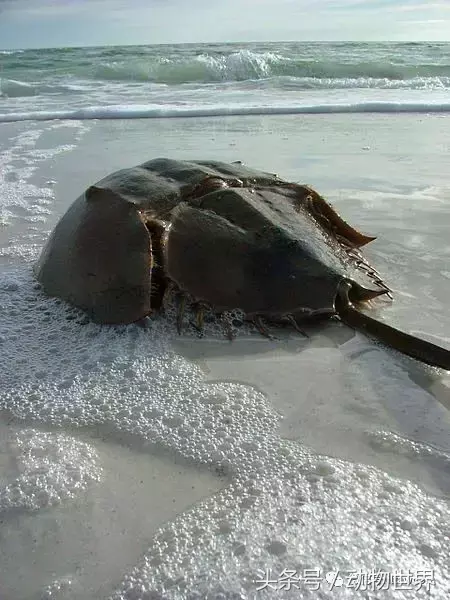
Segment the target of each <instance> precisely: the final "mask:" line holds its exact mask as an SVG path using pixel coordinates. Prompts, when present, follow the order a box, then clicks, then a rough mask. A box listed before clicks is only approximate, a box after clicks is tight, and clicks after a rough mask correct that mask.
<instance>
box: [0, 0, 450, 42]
mask: <svg viewBox="0 0 450 600" xmlns="http://www.w3.org/2000/svg"><path fill="white" fill-rule="evenodd" d="M281 40H295V41H335V40H336V41H338V40H341V41H347V40H354V41H375V40H388V41H416V40H417V41H421V40H423V41H450V0H441V1H437V2H433V1H430V2H425V1H424V0H0V48H3V49H13V48H46V47H47V48H48V47H58V46H101V45H121V44H124V45H125V44H164V43H187V42H193V43H195V42H240V41H281Z"/></svg>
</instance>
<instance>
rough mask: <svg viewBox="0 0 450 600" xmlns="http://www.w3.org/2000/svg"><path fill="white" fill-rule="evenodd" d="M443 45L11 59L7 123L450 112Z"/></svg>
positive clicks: (2, 87) (448, 58) (206, 49)
mask: <svg viewBox="0 0 450 600" xmlns="http://www.w3.org/2000/svg"><path fill="white" fill-rule="evenodd" d="M449 89H450V45H449V44H445V43H410V44H393V43H392V44H386V43H384V44H377V43H370V44H363V43H334V44H331V43H307V44H302V43H284V44H280V43H277V44H270V43H258V44H256V43H252V44H225V45H224V44H201V45H193V44H186V45H178V46H169V45H167V46H166V45H163V46H138V47H134V46H126V47H106V48H62V49H51V50H23V51H11V52H10V51H3V52H2V53H1V54H0V96H1V104H0V122H5V121H14V120H20V119H27V118H32V119H34V120H36V119H55V118H74V119H77V118H83V119H93V118H108V119H110V118H136V117H166V118H167V117H175V116H201V115H209V116H220V115H227V114H235V115H236V114H243V115H245V114H266V113H268V114H291V113H294V114H295V113H304V112H309V113H311V112H313V113H314V112H366V111H374V112H387V111H411V110H414V111H421V112H442V111H444V112H447V111H449V110H450V100H449Z"/></svg>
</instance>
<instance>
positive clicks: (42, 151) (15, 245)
mask: <svg viewBox="0 0 450 600" xmlns="http://www.w3.org/2000/svg"><path fill="white" fill-rule="evenodd" d="M68 127H70V128H71V129H72V130H73V131H74V134H73V137H72V141H73V142H77V141H79V139H80V137H81V136H82V135H83V134H84V132H85V131H86V130H87V127H86V126H85V125H83V124H81V123H76V122H73V123H68V124H66V123H54V124H52V125H51V126H49V127H47V128H46V129H42V128H41V129H32V128H30V127H27V128H24V129H23V131H19V132H16V133H15V134H14V135H13V136H12V137H11V138H10V139H8V140H7V141H8V146H7V147H5V148H1V147H0V151H1V152H0V190H1V195H0V226H3V227H6V226H10V225H15V226H16V227H17V229H19V230H20V234H19V235H12V236H10V238H9V240H8V243H7V244H6V245H5V246H4V247H2V245H1V244H0V256H6V257H14V258H15V257H20V258H23V259H28V260H29V259H32V258H35V256H36V254H37V252H38V251H39V248H40V246H41V245H42V239H43V238H42V232H41V230H42V225H43V224H44V223H45V222H46V220H47V218H48V216H49V215H50V214H51V205H52V204H53V202H54V199H55V197H54V191H53V186H54V183H55V182H54V181H52V180H48V181H46V182H45V183H43V184H41V185H38V184H37V182H36V181H33V176H34V175H36V172H37V170H38V168H39V166H40V165H41V164H43V163H46V162H48V161H51V160H52V159H54V158H55V157H56V156H57V155H59V154H61V153H63V152H68V151H70V150H72V149H73V148H75V144H74V143H70V144H60V145H58V146H55V147H52V148H40V147H39V145H40V143H41V140H42V137H43V136H44V135H45V134H46V133H47V132H50V131H52V130H57V129H61V128H63V129H67V128H68ZM24 230H26V232H27V233H26V238H27V241H28V243H26V244H24ZM0 241H1V240H0Z"/></svg>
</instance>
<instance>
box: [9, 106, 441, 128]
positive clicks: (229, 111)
mask: <svg viewBox="0 0 450 600" xmlns="http://www.w3.org/2000/svg"><path fill="white" fill-rule="evenodd" d="M330 113H340V114H342V113H450V103H426V102H422V103H421V102H416V103H408V102H406V103H403V102H358V103H353V104H352V103H347V104H345V103H341V104H331V103H330V104H314V105H293V106H284V105H278V106H242V105H241V106H239V105H234V106H233V105H216V106H212V105H209V106H203V107H180V106H155V105H149V106H139V105H136V106H133V105H131V106H130V105H127V106H91V107H87V108H81V109H77V110H65V111H62V110H56V111H33V112H23V113H8V114H0V123H11V122H16V121H51V120H56V119H65V120H72V121H73V120H77V121H78V120H92V119H169V118H188V117H226V116H249V115H297V114H330Z"/></svg>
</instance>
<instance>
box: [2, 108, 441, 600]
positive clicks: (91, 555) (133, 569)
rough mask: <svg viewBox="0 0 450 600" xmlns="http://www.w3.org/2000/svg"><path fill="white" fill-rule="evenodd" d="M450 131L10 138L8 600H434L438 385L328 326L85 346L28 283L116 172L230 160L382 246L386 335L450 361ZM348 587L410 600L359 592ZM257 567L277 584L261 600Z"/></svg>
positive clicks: (115, 130) (120, 334) (226, 123)
mask: <svg viewBox="0 0 450 600" xmlns="http://www.w3.org/2000/svg"><path fill="white" fill-rule="evenodd" d="M449 128H450V125H449V121H448V119H446V118H442V117H439V116H436V115H435V116H428V115H427V116H422V117H420V118H419V117H417V116H412V115H402V116H395V117H394V116H370V115H361V116H356V115H352V116H345V115H344V116H339V115H335V116H327V117H324V116H308V117H298V116H291V117H271V118H267V117H265V118H263V117H245V118H234V117H230V118H227V119H198V120H196V119H191V120H182V119H180V120H172V121H170V122H167V121H152V122H149V121H120V120H119V121H114V122H110V121H102V122H90V123H89V124H86V122H79V121H71V122H67V121H61V122H58V121H57V122H53V123H46V124H43V123H31V124H30V123H15V124H3V125H2V126H1V129H0V147H1V156H0V219H1V224H2V225H1V229H0V264H1V271H0V306H1V316H0V348H1V350H0V357H1V358H0V373H1V374H2V376H1V389H0V393H1V395H0V408H1V420H0V445H1V449H2V452H1V454H0V486H1V487H0V511H1V512H2V522H1V524H0V537H1V539H2V543H1V544H0V548H1V550H0V552H1V555H0V564H2V567H3V565H5V568H4V569H3V568H2V571H3V570H4V574H2V578H1V581H0V597H1V598H2V600H3V598H5V599H6V600H16V599H17V600H19V599H20V600H38V599H42V598H62V599H64V600H66V599H67V600H69V599H70V600H73V599H76V600H78V599H80V600H81V599H84V600H86V599H90V598H92V599H94V598H96V599H97V598H112V599H114V600H119V598H120V599H132V598H146V599H150V598H173V599H180V600H181V599H185V598H189V599H194V598H198V599H203V598H211V599H217V600H218V599H223V598H227V599H231V598H248V599H251V600H253V598H265V597H277V598H293V597H299V594H301V597H303V598H309V597H311V598H313V597H314V598H318V597H319V598H375V597H378V596H377V595H379V594H380V593H384V594H385V596H384V597H388V598H402V599H403V598H428V597H429V595H428V592H427V585H426V582H424V583H423V584H422V585H419V583H420V581H418V577H419V575H418V572H419V570H421V569H422V570H425V572H426V573H427V576H429V575H430V573H432V575H433V578H434V583H433V584H431V587H430V589H431V593H432V597H434V598H437V599H444V598H447V597H448V592H449V585H450V573H449V569H448V556H449V553H450V543H449V534H450V530H449V522H450V519H449V517H450V510H449V504H448V493H449V490H450V468H449V467H450V434H449V430H450V428H449V413H448V407H449V406H450V403H449V387H448V386H449V385H450V381H449V376H448V374H446V373H443V372H439V371H437V370H433V369H431V368H427V367H423V366H422V365H419V364H417V363H416V362H414V361H412V360H410V359H407V358H404V357H400V356H398V355H397V354H396V353H394V352H392V351H390V350H387V349H384V348H382V347H381V346H379V345H377V344H375V343H374V342H372V341H371V340H368V339H366V338H365V337H363V336H362V335H359V334H356V335H355V334H354V333H353V332H352V331H351V330H349V329H348V328H346V327H344V326H340V325H339V324H333V325H331V324H330V325H325V326H322V327H321V328H320V329H312V330H311V331H308V334H309V337H308V338H307V339H305V338H303V337H301V336H298V335H297V334H295V333H287V332H285V333H284V334H279V336H278V337H279V339H278V340H276V341H267V340H266V339H262V338H260V337H259V336H258V335H257V334H255V332H254V331H252V330H248V329H243V330H242V331H241V332H240V333H239V335H238V337H237V339H236V340H235V342H234V343H232V344H230V343H229V342H228V341H226V340H224V339H223V337H222V335H221V332H220V328H218V327H216V326H215V325H214V324H210V325H208V329H207V332H206V336H205V337H204V338H202V339H198V338H197V337H196V335H195V332H194V331H193V330H192V329H191V328H189V327H187V328H186V331H185V333H184V335H183V336H182V337H181V338H179V337H178V336H176V335H175V332H174V329H175V328H174V324H173V321H171V320H170V319H168V320H163V319H156V320H154V321H152V323H151V326H150V328H149V329H148V330H142V329H140V328H138V327H135V326H129V327H115V328H111V327H99V326H95V325H93V324H89V323H85V320H84V319H83V316H82V315H81V314H80V313H79V312H77V311H74V310H71V309H70V308H68V307H66V306H65V305H64V304H61V303H59V302H57V301H55V300H51V299H48V298H46V297H45V296H44V295H43V294H42V293H41V291H40V290H39V288H38V287H36V285H35V282H34V280H33V277H32V263H33V261H34V260H35V259H36V257H37V256H38V253H39V249H40V248H41V246H42V244H43V243H44V241H45V239H46V236H47V235H48V232H49V231H50V230H51V228H52V227H53V226H54V224H55V222H56V221H57V219H58V217H59V216H60V215H61V214H63V212H64V211H65V209H66V208H67V206H68V205H69V204H70V202H71V201H72V200H73V199H74V198H75V197H76V196H77V195H78V194H79V193H80V192H81V191H82V190H83V189H84V188H85V187H86V186H87V185H89V184H90V183H92V182H94V181H96V180H98V179H99V178H101V177H102V176H103V175H105V174H106V173H108V172H111V171H113V170H115V169H118V168H122V167H124V166H129V165H130V166H131V165H133V164H137V163H140V162H143V161H145V160H148V159H150V158H153V157H156V156H164V155H165V156H170V157H178V158H203V157H207V158H209V157H210V158H215V159H219V160H229V161H231V160H237V159H240V160H243V161H244V162H245V163H247V164H249V165H251V166H254V167H256V168H261V169H265V170H269V171H274V172H278V174H279V175H280V176H282V177H285V178H290V179H292V180H296V181H303V182H306V183H309V184H311V185H313V186H314V187H315V188H317V189H318V190H319V191H320V192H322V193H323V194H324V195H326V196H327V198H329V199H330V200H331V201H332V202H333V203H334V204H335V206H336V207H337V208H338V210H339V211H340V212H341V213H342V214H343V215H344V216H345V217H346V218H348V220H349V221H350V222H352V223H354V224H355V225H356V226H358V227H360V228H361V229H363V230H364V231H367V232H368V233H376V234H378V236H379V237H378V239H377V241H376V242H374V243H373V244H372V248H369V249H368V254H369V255H370V258H371V260H373V262H374V263H375V264H376V266H377V267H378V269H379V270H380V271H381V272H382V273H383V275H384V276H385V279H386V281H387V283H388V284H390V285H391V286H392V287H393V289H394V292H395V301H394V303H392V305H384V304H383V305H382V307H380V308H379V309H378V315H379V317H380V318H384V319H386V320H387V321H389V322H391V323H392V324H394V325H396V326H401V327H403V328H405V329H407V330H409V331H412V332H413V333H416V334H418V335H423V336H424V337H427V338H428V339H430V340H432V341H435V342H437V343H440V344H442V345H445V346H446V347H450V314H449V312H448V303H447V298H448V291H449V272H448V258H449V253H450V246H449V245H448V234H447V232H448V226H449V219H450V216H449V208H448V207H449V200H450V187H449V182H448V179H447V175H446V173H447V164H446V163H447V161H446V156H447V154H446V153H447V152H448V140H449V139H450V137H449V133H450V131H449ZM307 569H311V570H313V571H314V572H315V575H316V583H317V582H318V583H319V590H316V589H314V584H313V583H312V579H314V578H313V577H312V574H311V572H309V575H310V578H309V579H306V580H305V578H303V580H302V581H301V582H300V581H298V582H297V583H298V588H296V587H295V585H293V584H294V583H295V577H294V575H293V574H292V572H294V571H295V573H296V575H297V576H298V575H303V576H304V575H305V574H307V573H306V571H305V570H307ZM338 569H339V570H340V573H341V576H342V578H343V579H342V583H341V585H338V584H336V581H334V584H333V585H331V584H330V582H331V583H332V582H333V578H332V577H331V575H330V573H331V574H336V572H337V570H338ZM357 569H361V570H362V571H363V572H365V573H369V572H370V571H371V569H379V570H381V572H383V573H391V574H393V573H394V572H395V571H397V572H400V573H403V574H408V573H409V574H410V579H411V578H412V580H414V582H415V584H416V588H420V589H414V590H413V589H406V588H404V587H403V588H401V586H400V585H399V584H397V585H394V584H393V583H392V582H391V585H390V587H389V590H387V591H385V592H379V591H376V590H375V589H373V590H370V589H368V590H365V589H363V587H362V586H361V585H360V586H359V588H358V589H356V588H355V585H353V584H352V578H351V577H350V576H349V572H350V571H356V570H357ZM267 570H271V576H272V579H275V580H277V582H276V583H272V584H271V586H269V585H267V586H266V587H265V589H264V590H261V591H257V589H258V587H261V585H262V584H259V585H258V580H263V579H264V577H265V575H266V574H267ZM283 570H291V584H292V585H293V589H291V590H289V589H287V587H288V585H287V583H286V581H287V580H286V577H285V579H284V584H283V580H282V573H283ZM317 570H318V571H320V572H316V571H317ZM30 573H31V574H32V576H31V575H30ZM285 573H286V571H285ZM326 576H327V577H326ZM325 577H326V578H325ZM311 578H312V579H311ZM414 578H415V579H414ZM426 578H427V577H425V579H426ZM353 583H354V582H353ZM274 587H276V588H277V589H274ZM332 588H333V589H332Z"/></svg>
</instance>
